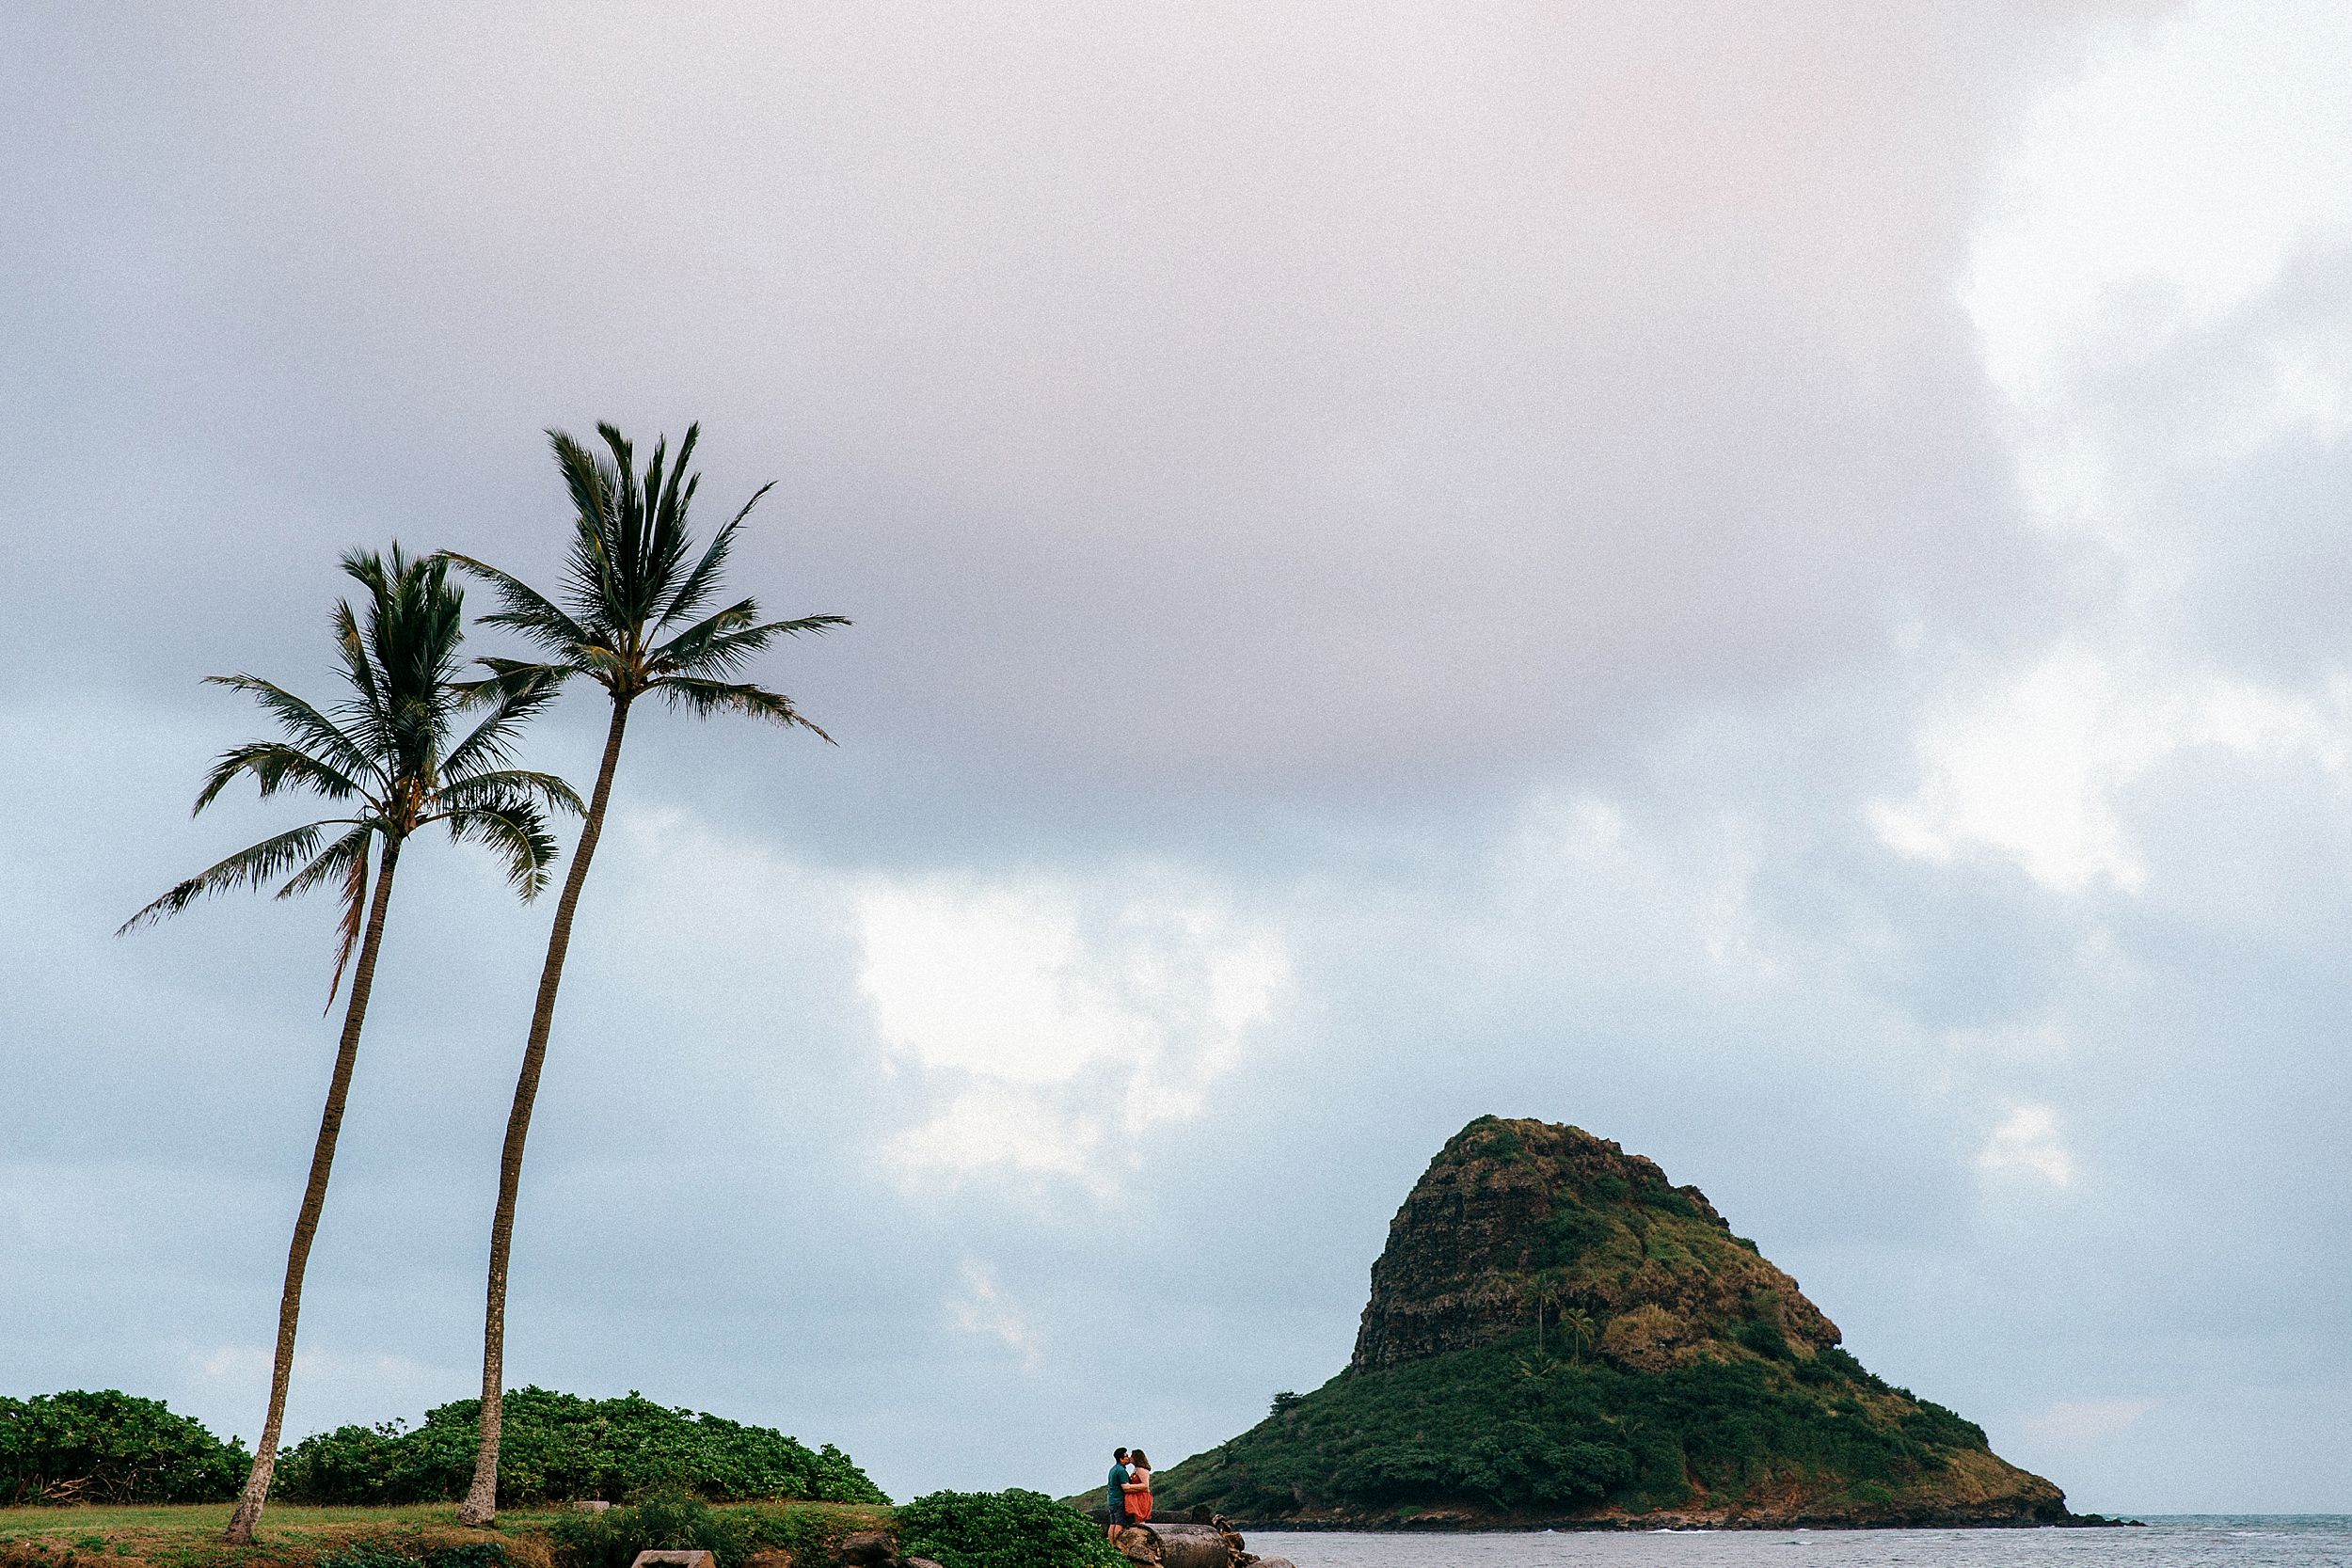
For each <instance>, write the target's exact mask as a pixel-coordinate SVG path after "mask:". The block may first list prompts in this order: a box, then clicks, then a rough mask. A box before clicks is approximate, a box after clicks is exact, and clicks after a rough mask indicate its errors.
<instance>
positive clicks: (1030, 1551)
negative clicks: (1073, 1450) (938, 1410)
mask: <svg viewBox="0 0 2352 1568" xmlns="http://www.w3.org/2000/svg"><path fill="white" fill-rule="evenodd" d="M898 1550H899V1551H900V1552H902V1553H904V1554H905V1555H906V1556H908V1557H928V1558H930V1559H933V1560H936V1561H937V1562H939V1563H940V1564H941V1565H942V1568H1127V1565H1126V1562H1125V1560H1123V1559H1121V1558H1120V1555H1119V1554H1118V1553H1117V1552H1115V1551H1113V1550H1111V1546H1110V1543H1109V1542H1107V1541H1105V1540H1104V1539H1103V1528H1102V1527H1101V1526H1100V1525H1097V1524H1096V1523H1095V1522H1094V1521H1093V1520H1091V1519H1089V1518H1088V1517H1087V1516H1086V1515H1085V1514H1083V1513H1079V1512H1078V1511H1077V1510H1076V1509H1074V1508H1071V1507H1068V1506H1067V1505H1065V1504H1062V1503H1057V1502H1056V1501H1055V1500H1054V1499H1053V1498H1051V1497H1046V1496H1045V1495H1044V1494H1043V1493H1041V1492H1024V1491H1021V1490H1019V1489H1018V1488H1016V1489H1014V1490H1012V1491H1009V1492H933V1493H932V1494H931V1495H930V1496H929V1497H917V1498H915V1499H914V1501H913V1502H911V1503H909V1504H907V1505H906V1506H905V1507H904V1508H901V1509H900V1510H898Z"/></svg>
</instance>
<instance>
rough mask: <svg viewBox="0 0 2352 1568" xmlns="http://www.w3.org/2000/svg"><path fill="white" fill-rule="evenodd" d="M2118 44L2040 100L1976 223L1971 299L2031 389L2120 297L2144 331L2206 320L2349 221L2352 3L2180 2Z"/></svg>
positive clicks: (1989, 341) (1986, 330) (2009, 365)
mask: <svg viewBox="0 0 2352 1568" xmlns="http://www.w3.org/2000/svg"><path fill="white" fill-rule="evenodd" d="M2116 42H2117V47H2115V48H2113V49H2111V50H2109V51H2107V52H2106V53H2105V54H2104V55H2102V56H2101V58H2100V59H2099V60H2098V61H2097V63H2096V64H2095V65H2094V67H2093V69H2091V70H2090V71H2087V72H2086V73H2085V74H2084V75H2083V76H2082V77H2081V78H2080V80H2078V81H2077V82H2076V83H2075V84H2074V86H2073V87H2071V88H2070V89H2068V90H2066V91H2064V92H2061V93H2058V94H2056V95H2054V96H2053V97H2051V98H2050V99H2049V100H2047V101H2046V102H2045V103H2043V105H2042V108H2041V110H2040V112H2039V114H2038V115H2037V116H2036V119H2035V123H2034V126H2033V129H2032V131H2031V133H2030V134H2029V135H2027V136H2026V137H2025V138H2024V139H2023V140H2022V142H2021V143H2020V150H2019V152H2018V155H2017V156H2016V158H2015V159H2014V160H2013V162H2012V165H2011V167H2010V178H2009V184H2008V189H2007V192H2006V198H2007V199H2006V210H2005V212H2004V213H2003V214H2002V215H2001V216H2000V217H1999V218H1998V219H1996V220H1995V221H1994V222H1992V223H1989V224H1987V225H1986V226H1985V227H1984V228H1983V229H1982V230H1980V231H1979V236H1978V240H1977V244H1976V247H1975V255H1974V257H1973V265H1972V269H1971V277H1970V280H1969V284H1968V287H1967V290H1966V294H1967V303H1968V307H1969V309H1970V312H1971V314H1972V315H1973V316H1974V317H1975V319H1976V322H1977V325H1978V328H1979V331H1980V332H1981V333H1982V335H1983V340H1984V345H1985V357H1986V362H1987V365H1988V368H1989V369H1990V370H1991V371H1992V372H1993V374H1994V379H1995V380H1996V381H1998V382H1999V383H2000V384H2001V385H2002V387H2003V388H2005V389H2006V390H2008V391H2009V392H2010V395H2011V396H2012V397H2016V398H2018V399H2020V400H2021V401H2027V402H2030V401H2033V400H2035V399H2037V398H2038V397H2039V396H2040V395H2042V393H2043V392H2045V391H2047V390H2049V389H2050V383H2051V380H2052V378H2053V377H2059V376H2063V375H2064V374H2065V373H2066V372H2067V369H2068V364H2069V361H2070V360H2071V359H2072V358H2073V356H2074V354H2075V352H2077V351H2079V350H2080V349H2081V348H2082V346H2083V345H2084V342H2085V341H2086V339H2087V338H2090V337H2092V336H2094V335H2095V334H2097V333H2098V332H2100V331H2102V330H2103V329H2106V328H2108V327H2111V326H2112V325H2114V324H2115V322H2116V317H2117V312H2118V311H2119V309H2126V308H2128V309H2131V311H2132V314H2133V317H2134V321H2135V324H2136V326H2137V330H2139V331H2140V332H2142V333H2146V332H2149V331H2151V330H2156V329H2160V328H2161V327H2164V326H2175V325H2190V324H2193V323H2196V322H2199V321H2201V320H2206V319H2210V318H2211V317H2212V316H2214V315H2216V314H2217V313H2220V312H2224V311H2227V310H2229V309H2233V308H2235V307H2237V306H2239V305H2241V304H2243V303H2244V302H2245V301H2246V300H2248V299H2249V298H2250V297H2251V296H2252V295H2253V294H2254V293H2257V292H2259V291H2260V290H2261V289H2263V288H2264V287H2265V286H2266V285H2267V284H2269V283H2270V282H2271V281H2272V279H2273V278H2275V277H2277V275H2278V273H2279V270H2280V267H2281V266H2282V265H2284V263H2285V262H2286V261H2287V260H2288V258H2289V257H2290V256H2291V255H2292V254H2293V253H2294V251H2295V249H2296V246H2297V245H2300V244H2301V243H2302V242H2303V241H2304V240H2305V239H2306V238H2307V237H2308V236H2309V234H2310V233H2311V232H2312V230H2315V229H2325V228H2328V227H2341V226H2343V225H2344V224H2346V223H2352V98H2347V97H2346V95H2345V94H2344V93H2343V92H2340V91H2337V90H2335V87H2336V84H2337V82H2338V80H2339V77H2340V74H2341V72H2342V71H2343V62H2344V56H2345V55H2347V54H2352V11H2347V10H2346V9H2345V8H2344V7H2342V6H2340V5H2334V4H2330V3H2328V0H2302V3H2271V4H2261V5H2246V6H2231V7H2192V8H2183V9H2182V10H2181V11H2180V13H2179V14H2177V15H2176V16H2174V17H2173V18H2171V19H2170V20H2169V21H2168V22H2167V23H2165V24H2163V25H2161V26H2159V27H2157V28H2155V29H2153V30H2152V31H2149V32H2144V33H2136V34H2130V35H2124V36H2122V37H2119V38H2118V40H2116Z"/></svg>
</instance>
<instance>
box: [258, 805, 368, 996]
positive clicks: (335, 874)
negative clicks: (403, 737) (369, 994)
mask: <svg viewBox="0 0 2352 1568" xmlns="http://www.w3.org/2000/svg"><path fill="white" fill-rule="evenodd" d="M379 826H380V824H378V823H374V822H362V823H360V824H359V825H358V826H357V827H355V828H353V829H352V830H351V832H347V833H345V834H344V835H343V836H342V837H341V838H339V839H337V840H336V841H335V842H334V843H332V844H330V845H328V846H327V847H326V848H325V849H323V850H321V851H320V852H319V855H318V858H317V859H315V860H313V861H311V862H310V864H308V865H306V866H304V867H303V868H302V869H301V870H299V871H297V872H295V873H294V875H293V876H292V877H289V878H287V879H286V883H285V885H284V886H283V887H280V888H279V889H278V897H280V898H297V897H300V896H301V895H303V894H306V893H308V892H310V890H311V889H312V888H315V887H318V886H320V885H322V884H323V883H326V882H328V881H340V882H341V883H342V899H341V900H340V907H341V909H342V914H341V915H340V916H338V917H337V919H336V921H335V972H334V974H333V975H332V976H330V977H329V978H328V980H327V982H326V1006H329V1007H332V1006H334V1005H335V995H336V993H337V992H338V991H340V990H342V989H343V970H344V969H345V968H346V967H347V966H348V965H349V964H350V962H351V955H352V954H353V952H355V951H356V950H357V949H358V945H359V933H360V931H361V929H362V928H363V927H364V926H365V924H366V921H367V909H368V846H369V844H370V843H372V842H373V840H374V838H375V834H376V832H377V829H378V827H379Z"/></svg>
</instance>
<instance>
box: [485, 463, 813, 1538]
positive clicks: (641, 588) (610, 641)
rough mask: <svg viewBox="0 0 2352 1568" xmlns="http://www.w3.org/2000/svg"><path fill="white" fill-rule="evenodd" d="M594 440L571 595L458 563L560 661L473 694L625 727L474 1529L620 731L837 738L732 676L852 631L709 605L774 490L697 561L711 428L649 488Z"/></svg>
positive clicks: (509, 1230)
mask: <svg viewBox="0 0 2352 1568" xmlns="http://www.w3.org/2000/svg"><path fill="white" fill-rule="evenodd" d="M596 433H597V435H598V436H601V437H602V438H603V440H604V444H605V448H606V450H607V451H608V452H609V453H610V454H611V455H610V456H609V458H607V457H599V456H597V455H596V454H595V453H593V452H591V451H589V450H588V449H587V448H586V447H584V446H582V445H581V444H580V442H578V441H576V440H574V439H572V437H571V436H566V435H565V434H564V433H563V432H562V431H560V430H550V431H548V441H549V442H550V443H551V444H552V445H553V447H554V451H555V462H556V467H557V468H558V469H560V470H561V471H562V473H563V475H564V485H565V487H566V488H567V489H569V491H570V492H571V499H572V507H573V512H574V517H573V523H572V540H571V548H570V551H569V552H568V554H567V556H566V558H565V562H564V585H563V587H562V589H561V590H559V592H558V593H557V594H556V595H555V596H554V597H553V598H550V597H548V596H547V595H545V594H540V593H539V592H538V591H537V590H535V589H533V588H531V587H529V586H528V585H526V584H525V583H523V582H522V581H521V580H520V579H519V578H515V577H512V576H510V575H508V574H507V573H505V572H502V571H501V570H499V569H498V568H497V567H495V566H492V565H489V564H488V563H486V562H481V561H477V560H474V559H473V558H472V557H470V556H463V555H455V554H452V555H451V556H450V558H449V559H450V560H452V561H453V562H455V563H456V564H457V565H458V566H459V567H461V568H463V569H464V570H465V571H468V572H469V573H471V574H473V576H474V577H476V578H479V579H481V580H482V581H483V582H485V583H487V584H488V585H489V586H490V588H491V589H492V590H493V591H494V592H495V593H496V594H498V595H499V599H500V602H501V607H502V608H501V610H499V612H498V613H497V614H495V615H489V616H485V618H484V619H485V622H486V623H488V624H490V625H494V626H508V627H511V628H513V629H514V630H515V631H516V632H519V633H520V634H522V636H523V637H524V638H525V639H527V640H528V641H532V642H534V643H536V644H537V645H538V646H539V647H540V648H541V649H542V650H543V651H544V652H545V653H546V655H547V656H548V657H547V658H546V659H545V661H544V662H539V663H532V662H527V661H524V660H519V659H507V658H485V659H484V660H483V661H482V662H483V664H484V665H485V667H486V668H487V669H488V670H489V672H490V673H489V675H488V677H487V678H485V679H484V680H483V681H481V682H479V683H477V688H476V689H477V690H478V691H479V692H481V693H482V694H483V695H484V696H485V698H489V699H492V700H495V698H496V697H497V694H499V693H503V692H506V691H510V690H514V689H537V687H538V686H540V685H542V684H546V685H553V684H555V683H559V682H562V681H565V680H568V679H570V678H571V677H572V676H574V675H585V676H587V677H588V678H589V679H590V680H593V681H595V682H596V684H597V685H599V686H601V687H603V688H604V691H605V695H606V696H607V697H608V698H609V699H610V700H611V703H612V718H611V721H610V722H609V723H608V724H607V726H606V729H605V736H604V757H603V760H602V762H600V763H599V764H598V765H597V768H596V788H595V789H594V790H592V791H591V792H590V794H589V798H588V816H587V819H586V821H585V822H583V823H582V824H581V826H580V844H579V847H577V848H575V849H574V850H573V851H572V863H571V867H570V869H569V870H568V871H567V872H566V873H565V874H564V891H563V893H562V895H560V896H559V897H558V898H557V899H556V902H555V922H554V926H553V927H552V928H551V929H550V930H549V931H548V956H547V962H546V963H545V965H543V966H542V968H541V970H540V972H539V995H538V1000H537V1002H536V1004H535V1005H534V1006H532V1012H531V1034H530V1037H528V1038H527V1039H526V1040H525V1042H524V1045H523V1064H522V1071H521V1073H520V1074H519V1075H518V1076H517V1077H516V1081H515V1103H514V1107H513V1109H512V1110H511V1111H510V1112H509V1113H508V1115H507V1119H506V1143H505V1147H504V1148H503V1150H502V1151H501V1156H500V1160H499V1196H498V1207H497V1209H496V1210H495V1211H494V1212H493V1213H492V1216H491V1220H490V1273H489V1285H488V1300H487V1303H486V1306H485V1312H484V1317H483V1330H482V1418H481V1438H480V1448H479V1449H478V1450H477V1452H476V1454H475V1458H474V1473H473V1484H472V1486H471V1488H470V1489H469V1491H468V1492H467V1494H466V1499H465V1501H464V1503H463V1504H462V1505H460V1507H459V1508H458V1511H457V1516H458V1517H459V1518H460V1519H461V1520H463V1521H465V1522H466V1523H468V1524H471V1525H485V1524H488V1523H489V1522H490V1521H491V1520H492V1519H494V1518H496V1517H497V1515H498V1465H499V1438H500V1433H501V1421H502V1418H503V1404H502V1402H503V1386H502V1384H503V1379H504V1377H505V1348H506V1271H507V1259H508V1257H509V1255H510V1253H511V1251H512V1247H513V1243H514V1234H515V1198H516V1193H517V1192H518V1191H519V1190H520V1187H521V1183H522V1172H523V1143H524V1140H525V1139H526V1138H528V1137H529V1136H530V1134H531V1110H532V1102H533V1101H535V1100H536V1099H537V1097H538V1093H539V1073H540V1069H542V1068H543V1067H544V1066H545V1065H546V1063H547V1054H548V1032H549V1030H550V1029H551V1028H552V1027H553V1026H554V1022H555V996H556V991H557V990H558V989H559V988H561V986H562V985H563V983H564V955H565V953H566V952H567V951H569V949H570V947H571V941H572V917H573V915H574V914H575V913H576V912H577V911H578V910H579V908H580V887H581V885H582V884H583V883H585V882H586V881H587V879H588V866H589V863H590V862H591V861H592V860H594V859H595V857H596V841H597V839H598V838H599V837H601V836H602V834H603V832H604V814H605V808H606V807H607V806H608V805H609V804H610V803H611V801H612V773H613V769H614V768H615V767H616V766H617V765H618V764H619V762H620V760H621V737H622V736H623V735H624V734H625V733H626V732H627V730H628V716H629V709H630V707H631V706H632V705H634V704H635V703H636V702H637V700H638V699H639V698H641V697H645V696H650V695H653V694H655V693H659V694H660V696H661V698H662V700H663V701H665V702H667V703H668V704H669V705H671V706H672V707H675V708H681V709H683V710H684V711H686V712H687V713H689V714H691V715H693V716H694V717H696V718H707V717H709V716H711V715H713V714H721V713H731V714H739V715H741V716H743V717H745V718H750V719H764V720H767V721H770V722H771V723H776V724H783V725H786V726H797V727H799V728H801V729H804V730H807V731H809V732H810V733H812V734H814V735H816V736H818V737H819V738H821V739H825V740H828V741H829V740H831V739H832V736H827V735H826V734H825V732H824V731H822V730H820V729H818V727H817V726H816V725H815V724H812V723H810V722H809V721H807V720H806V719H804V718H803V717H802V716H801V712H800V710H799V709H798V708H796V707H795V706H793V705H792V700H791V699H790V698H788V697H787V696H785V695H783V694H782V693H781V692H776V691H770V690H768V689H765V688H763V687H758V686H753V685H748V684H744V683H739V682H736V681H733V680H730V679H729V678H728V677H730V676H732V675H734V674H735V673H738V672H739V671H740V670H741V669H742V668H743V666H744V665H745V664H747V663H748V662H749V661H750V660H751V659H752V657H754V656H755V655H756V654H758V653H760V652H761V651H762V650H764V649H766V648H767V647H769V646H770V645H771V644H772V643H774V642H775V641H777V640H778V639H779V638H784V637H796V636H799V635H801V634H802V633H804V632H822V631H824V630H825V629H826V628H828V627H831V626H848V625H849V624H850V623H849V622H848V621H846V620H844V619H843V618H842V617H840V616H838V615H810V616H804V617H803V618H802V619H800V620H797V621H762V620H761V619H760V618H759V607H758V606H757V605H756V604H755V603H754V602H753V601H752V600H750V599H740V600H738V601H737V602H735V603H733V604H730V605H727V606H725V607H724V608H722V609H718V610H713V609H711V608H710V607H711V606H712V604H713V603H714V602H715V601H716V600H717V598H718V594H719V578H720V574H721V573H722V572H723V570H724V569H725V566H726V562H727V556H728V553H729V552H730V551H731V550H732V549H733V548H734V546H735V534H736V531H737V530H738V529H739V528H740V527H741V526H742V523H743V519H744V518H745V517H747V516H749V515H751V510H752V508H753V507H755V506H756V505H758V504H759V499H760V497H762V496H764V495H766V494H767V493H768V491H769V489H770V488H771V486H770V485H762V486H760V488H759V489H758V490H757V491H756V492H755V493H754V494H753V496H752V499H750V500H748V501H745V502H744V503H743V507H742V510H740V511H739V512H738V513H736V515H734V517H732V518H731V519H729V520H728V522H727V524H726V526H725V527H723V528H722V529H720V530H719V531H718V532H717V533H716V534H714V535H713V536H712V538H711V541H710V546H709V547H708V548H707V549H706V550H704V551H703V552H702V554H701V555H700V557H699V558H697V557H695V555H694V541H693V536H692V535H691V533H690V532H688V531H687V511H688V508H689V507H690V506H691V503H692V501H693V499H694V491H695V488H696V486H697V485H699V484H700V483H701V476H699V475H690V474H688V473H687V471H686V467H687V464H688V462H689V461H690V460H691V458H692V456H693V454H694V442H695V441H696V439H697V438H698V437H699V436H700V435H701V426H699V425H691V426H689V427H688V428H687V432H686V439H685V440H683V441H681V442H679V443H678V449H677V456H676V458H675V461H667V462H666V463H665V459H666V457H667V451H668V447H669V443H668V441H667V440H666V439H665V440H662V441H660V442H657V443H656V445H655V447H654V450H653V457H652V460H651V461H650V462H648V463H647V464H646V465H645V471H644V478H643V480H642V481H641V480H640V479H639V477H638V475H637V473H636V471H635V467H634V464H635V461H636V458H635V453H634V452H633V451H632V450H631V448H630V446H629V443H628V439H627V438H626V437H624V436H622V435H621V433H620V432H619V431H618V430H616V429H615V428H613V427H612V425H610V424H599V425H597V426H596Z"/></svg>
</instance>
